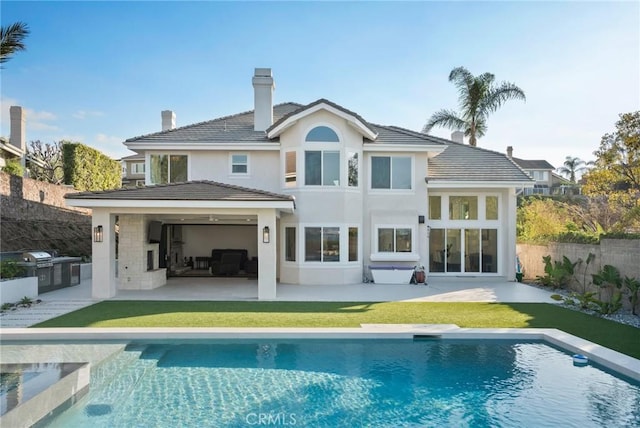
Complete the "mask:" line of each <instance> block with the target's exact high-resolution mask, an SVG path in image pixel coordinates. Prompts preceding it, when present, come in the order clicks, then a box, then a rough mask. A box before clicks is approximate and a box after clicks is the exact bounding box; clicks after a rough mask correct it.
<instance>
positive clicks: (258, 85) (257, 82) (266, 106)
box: [252, 68, 276, 131]
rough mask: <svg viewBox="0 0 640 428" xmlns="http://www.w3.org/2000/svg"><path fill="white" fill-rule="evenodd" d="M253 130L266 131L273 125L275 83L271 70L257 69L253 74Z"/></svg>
mask: <svg viewBox="0 0 640 428" xmlns="http://www.w3.org/2000/svg"><path fill="white" fill-rule="evenodd" d="M252 82H253V104H254V110H253V130H254V131H266V130H267V128H268V127H270V126H271V125H272V124H273V90H274V89H275V88H276V85H275V84H274V83H273V77H272V76H271V69H270V68H256V69H255V73H254V74H253V79H252Z"/></svg>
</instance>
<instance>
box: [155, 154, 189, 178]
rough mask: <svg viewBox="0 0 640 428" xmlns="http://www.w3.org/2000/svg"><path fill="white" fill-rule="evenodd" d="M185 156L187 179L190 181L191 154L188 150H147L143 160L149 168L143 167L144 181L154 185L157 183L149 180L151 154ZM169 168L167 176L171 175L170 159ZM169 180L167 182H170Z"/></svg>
mask: <svg viewBox="0 0 640 428" xmlns="http://www.w3.org/2000/svg"><path fill="white" fill-rule="evenodd" d="M164 155H166V156H186V157H187V181H191V169H192V168H191V156H190V155H189V153H188V152H147V153H146V154H145V158H144V162H145V163H146V164H147V165H149V168H145V173H144V181H145V182H146V183H150V184H151V185H155V184H158V183H154V182H152V181H151V156H164ZM168 167H169V170H168V171H167V177H170V176H171V161H169V163H168ZM170 183H171V181H169V182H168V183H167V184H170Z"/></svg>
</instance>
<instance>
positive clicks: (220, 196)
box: [65, 180, 294, 201]
mask: <svg viewBox="0 0 640 428" xmlns="http://www.w3.org/2000/svg"><path fill="white" fill-rule="evenodd" d="M65 197H66V198H67V199H124V200H127V199H136V200H182V201H293V200H294V198H293V196H290V195H281V194H278V193H272V192H267V191H264V190H257V189H249V188H246V187H240V186H233V185H231V184H225V183H218V182H215V181H206V180H203V181H189V182H186V183H172V184H162V185H155V186H146V187H135V188H130V189H127V188H124V189H114V190H103V191H100V192H81V193H71V194H67V195H66V196H65Z"/></svg>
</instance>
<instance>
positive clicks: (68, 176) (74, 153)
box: [62, 142, 121, 191]
mask: <svg viewBox="0 0 640 428" xmlns="http://www.w3.org/2000/svg"><path fill="white" fill-rule="evenodd" d="M62 157H63V164H64V182H65V184H71V185H72V186H73V187H74V188H75V189H77V190H80V191H86V190H90V191H95V190H108V189H117V188H119V187H120V185H121V175H120V174H121V173H120V163H119V162H118V161H115V160H113V159H111V158H109V157H108V156H106V155H104V154H103V153H101V152H100V151H98V150H96V149H93V148H91V147H89V146H85V145H84V144H80V143H68V142H65V143H63V145H62Z"/></svg>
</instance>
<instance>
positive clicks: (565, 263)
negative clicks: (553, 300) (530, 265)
mask: <svg viewBox="0 0 640 428" xmlns="http://www.w3.org/2000/svg"><path fill="white" fill-rule="evenodd" d="M542 261H543V262H544V273H545V275H544V276H538V277H537V278H536V280H538V282H540V283H541V284H542V285H546V286H550V287H553V288H559V287H560V288H561V287H564V286H566V285H568V284H569V283H570V282H571V280H572V278H573V274H574V272H575V268H576V265H577V264H578V263H579V262H572V261H571V260H569V258H568V257H567V256H562V261H558V260H556V261H554V262H551V256H544V257H543V258H542Z"/></svg>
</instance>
